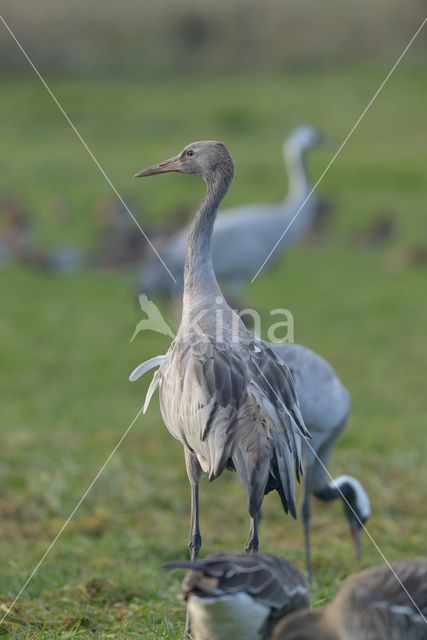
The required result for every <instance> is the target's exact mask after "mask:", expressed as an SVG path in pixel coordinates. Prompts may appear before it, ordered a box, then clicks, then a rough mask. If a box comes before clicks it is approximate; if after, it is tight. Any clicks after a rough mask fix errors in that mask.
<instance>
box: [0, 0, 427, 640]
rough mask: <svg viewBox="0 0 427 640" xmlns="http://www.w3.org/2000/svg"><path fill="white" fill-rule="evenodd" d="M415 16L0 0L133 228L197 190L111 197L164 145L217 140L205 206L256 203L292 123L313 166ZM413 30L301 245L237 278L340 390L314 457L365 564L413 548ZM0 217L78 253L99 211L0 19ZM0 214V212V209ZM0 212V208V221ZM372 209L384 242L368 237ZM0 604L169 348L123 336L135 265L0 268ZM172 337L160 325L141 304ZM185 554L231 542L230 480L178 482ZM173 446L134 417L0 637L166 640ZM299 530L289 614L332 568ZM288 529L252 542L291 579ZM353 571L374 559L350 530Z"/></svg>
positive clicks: (330, 7) (416, 425) (150, 419)
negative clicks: (294, 598)
mask: <svg viewBox="0 0 427 640" xmlns="http://www.w3.org/2000/svg"><path fill="white" fill-rule="evenodd" d="M424 12H425V6H424V4H423V3H422V2H409V3H402V2H398V1H397V0H393V1H391V0H389V1H388V2H385V1H378V2H376V3H375V4H373V3H368V2H360V3H357V4H354V3H350V2H335V1H332V0H328V1H327V2H324V3H321V4H320V3H315V2H296V1H294V2H276V1H275V0H268V2H266V3H263V4H261V3H255V2H251V1H247V2H240V1H237V0H233V1H231V0H229V1H228V2H225V1H224V2H223V1H221V2H219V1H217V2H215V3H214V2H208V1H205V2H202V3H196V2H194V0H186V1H185V2H180V3H179V4H178V3H173V2H172V0H168V1H167V0H162V1H161V2H156V3H154V2H152V3H137V2H133V1H132V0H126V1H123V2H121V3H120V4H115V3H112V2H103V3H101V2H98V1H93V2H91V3H87V2H86V3H83V2H74V3H65V2H56V3H53V2H51V1H48V0H43V1H40V2H38V3H37V5H33V4H32V3H29V2H28V3H27V2H23V1H21V2H12V0H3V3H2V15H3V17H4V18H5V19H6V20H7V22H8V24H9V25H10V27H11V28H12V30H13V31H14V32H15V34H16V36H17V38H18V39H19V40H20V42H21V43H22V45H23V46H24V48H26V49H27V51H28V53H29V55H30V56H31V58H32V60H33V61H34V64H36V66H37V67H38V68H39V70H40V72H41V73H42V75H43V76H44V77H45V79H46V81H47V82H48V84H49V86H50V87H51V89H52V91H53V92H54V94H55V96H56V97H57V99H58V100H59V102H60V103H61V105H62V106H63V108H64V109H65V111H66V112H67V113H68V115H69V116H70V118H71V119H72V121H73V122H74V123H75V125H76V127H77V129H78V130H79V132H80V133H81V135H82V136H83V138H84V140H85V141H86V142H87V144H88V145H89V147H90V148H91V149H92V151H93V153H94V154H95V156H96V158H97V160H98V161H99V162H100V164H101V165H102V167H103V168H104V169H105V171H106V173H107V174H108V176H110V178H111V180H112V182H113V183H114V185H115V186H116V187H117V189H118V191H119V192H120V193H121V194H122V195H123V196H124V198H125V200H126V201H127V202H129V204H130V206H131V208H132V211H133V213H134V214H135V216H136V218H137V219H138V220H139V222H140V223H141V225H142V226H143V227H144V228H147V229H148V228H149V227H153V225H156V224H158V223H159V222H160V223H162V224H166V225H173V224H175V223H174V219H175V218H176V216H177V215H178V214H177V212H179V211H180V210H181V209H185V210H189V211H192V210H194V208H195V207H196V206H197V203H198V201H199V200H200V198H201V196H202V193H203V185H202V184H200V183H199V182H198V181H197V180H196V179H194V178H190V177H183V176H168V177H165V178H163V179H160V178H159V179H153V180H147V181H146V182H144V183H143V184H142V183H140V182H138V181H132V179H131V176H132V175H133V174H134V173H135V171H136V170H138V169H141V168H142V167H144V166H147V165H149V164H152V163H153V162H156V161H158V160H161V159H163V158H164V157H168V156H170V155H172V154H174V153H176V152H177V151H178V150H179V149H180V148H181V147H183V146H184V145H185V144H186V143H188V142H190V141H192V140H197V139H203V138H205V139H206V138H219V139H223V140H224V141H225V142H226V143H227V144H228V146H229V147H230V149H231V151H232V153H233V156H234V159H235V161H236V165H237V175H236V178H235V182H234V185H233V187H232V189H231V191H230V193H229V195H228V196H227V199H226V205H227V206H231V205H234V204H239V203H245V202H252V201H253V202H255V201H264V200H267V201H268V200H271V201H274V200H278V199H280V198H281V197H282V196H283V193H284V192H285V190H286V177H285V174H284V170H283V165H282V160H281V143H282V139H283V137H284V136H285V135H286V134H287V133H288V132H289V131H290V129H291V128H292V127H293V126H295V125H296V124H299V123H300V122H309V123H311V124H313V125H315V126H317V127H318V128H319V129H321V130H322V131H324V132H325V133H326V134H328V135H329V136H330V137H331V138H332V140H333V142H332V143H331V146H330V147H329V148H323V149H322V150H319V151H316V152H313V153H312V155H311V157H310V171H311V174H312V176H313V178H314V179H315V178H316V177H317V176H319V175H320V173H321V172H322V171H323V169H324V167H325V166H326V164H327V162H328V161H329V159H330V157H331V155H332V154H333V153H334V151H335V149H336V148H337V146H338V144H339V143H340V142H341V141H342V140H343V138H344V137H345V135H346V134H347V132H348V131H349V129H350V128H351V126H352V125H353V123H354V122H355V120H356V119H357V118H358V116H359V115H360V113H361V112H362V110H363V109H364V108H365V106H366V104H367V102H368V101H369V99H370V98H371V96H372V95H373V93H374V92H375V90H376V89H377V87H378V86H379V84H380V83H381V82H382V80H383V79H384V77H385V75H386V73H387V72H388V71H389V69H390V68H391V66H392V64H393V63H394V61H395V60H396V59H397V57H398V55H399V54H400V53H401V51H402V50H403V48H404V47H405V45H406V44H407V42H408V41H409V39H410V38H411V36H412V35H413V33H414V32H415V30H416V28H417V27H418V26H419V25H420V24H421V21H422V19H423V17H424V16H423V13H424ZM426 33H427V32H425V30H424V33H422V34H421V35H420V37H419V39H418V40H417V42H416V43H415V44H414V46H413V48H412V49H411V51H410V52H409V53H408V56H407V58H405V60H404V61H403V62H402V63H401V65H400V66H399V68H398V69H397V70H396V72H395V74H394V75H393V77H392V78H391V80H390V82H389V84H388V85H387V86H386V87H385V88H384V90H383V92H382V93H381V95H380V96H379V97H378V99H377V101H376V102H375V104H374V105H373V107H372V108H371V109H370V111H369V112H368V114H367V115H366V117H365V118H364V120H363V121H362V123H361V125H360V127H359V128H358V130H357V131H356V132H355V134H354V136H353V138H352V139H351V140H350V142H349V143H348V145H347V146H346V147H345V149H344V150H343V152H342V154H341V155H340V157H339V158H338V160H337V161H336V163H335V164H334V165H333V167H332V168H331V169H330V171H329V172H328V173H327V175H326V177H325V179H324V180H323V182H322V184H321V186H320V188H319V191H320V194H321V196H322V197H324V198H326V199H328V200H329V201H331V202H332V203H333V206H334V210H333V215H332V217H331V219H330V220H329V223H328V226H327V228H326V231H325V232H324V234H322V235H321V237H320V238H318V239H317V240H315V241H313V240H311V241H306V242H303V243H301V244H299V245H298V246H295V247H293V248H292V249H291V250H290V251H289V252H288V253H287V254H286V256H283V258H282V259H281V260H280V263H279V264H278V266H277V267H275V269H274V270H271V271H267V270H266V271H264V272H263V273H262V276H261V277H259V278H258V279H257V281H256V282H255V284H254V285H252V286H251V285H249V284H248V286H247V288H246V290H245V292H244V299H245V302H250V303H251V304H252V305H253V306H254V307H255V308H257V309H259V310H260V312H261V314H262V315H263V317H268V313H269V309H271V308H276V307H278V306H285V307H287V308H288V309H290V310H291V311H292V312H293V314H294V317H295V333H296V335H295V337H296V340H297V341H298V342H301V343H303V344H306V345H307V346H309V347H311V348H313V349H315V350H316V351H318V352H319V353H321V354H322V355H324V356H325V357H327V358H328V359H329V360H330V361H331V362H332V363H333V364H334V366H335V367H336V369H337V371H338V372H339V375H340V376H341V377H342V379H343V381H344V383H345V384H346V386H347V387H348V388H349V389H350V391H351V394H352V398H353V410H352V416H351V419H350V422H349V426H348V429H347V430H346V432H345V433H344V434H343V436H342V438H341V440H340V442H339V443H338V445H337V447H336V451H335V455H334V457H333V460H332V464H331V472H332V474H333V475H335V474H336V475H337V474H341V473H348V474H353V475H355V476H357V477H358V478H360V479H361V480H362V481H363V484H364V485H365V487H366V489H367V490H368V493H369V494H370V496H371V500H372V505H373V511H374V513H373V517H372V519H371V520H370V521H369V524H368V528H369V531H370V532H371V534H372V536H373V538H374V539H375V541H376V543H377V544H378V545H379V547H380V548H381V549H382V551H383V552H384V554H385V555H386V556H387V558H388V559H395V558H397V557H402V556H410V555H421V554H425V540H426V535H427V525H426V516H427V508H426V504H425V500H424V494H425V486H426V481H427V472H426V466H425V458H426V454H427V446H426V438H425V432H426V428H427V421H426V406H427V405H426V397H425V371H426V363H427V343H426V340H425V331H426V326H427V301H426V297H425V283H426V275H427V255H426V254H427V219H426V213H427V211H426V209H427V208H426V196H427V189H426V178H427V129H426V104H427V86H426V64H425V55H426V37H427V36H426ZM0 60H1V76H0V80H1V83H0V138H1V140H2V166H1V177H0V203H1V207H3V209H4V208H7V207H9V206H10V203H15V204H16V206H18V207H22V208H24V209H25V211H26V212H27V215H28V217H29V220H30V222H31V230H32V234H33V241H34V243H36V244H37V246H38V247H40V251H46V252H48V251H51V250H53V249H54V248H55V247H58V246H60V245H64V246H72V247H75V248H77V249H79V250H81V251H83V252H90V251H93V248H94V246H95V245H96V243H97V242H98V239H99V236H100V234H101V233H102V225H101V224H100V216H99V210H100V207H101V208H102V203H104V202H109V201H111V199H112V198H113V199H114V194H113V193H112V191H111V188H110V186H109V185H108V184H107V182H106V181H105V179H104V178H103V176H102V175H101V174H100V172H99V170H98V169H97V167H96V166H95V164H94V163H93V161H92V160H91V158H90V157H89V155H88V154H87V152H86V151H85V149H84V148H83V147H82V145H81V143H80V141H79V140H78V138H77V137H76V135H75V134H74V132H73V131H72V130H71V128H70V127H69V125H68V124H67V122H66V121H65V120H64V117H63V116H62V114H61V113H60V111H59V110H58V108H57V106H56V105H55V104H54V102H53V101H52V99H51V97H50V96H49V94H48V93H47V92H46V90H45V88H44V87H43V86H42V85H41V83H40V81H39V80H38V79H37V77H36V76H35V74H34V72H33V71H32V70H31V68H30V67H29V65H28V63H27V62H26V61H25V59H24V58H23V56H22V53H21V52H20V51H19V49H18V47H17V46H16V44H15V43H14V42H13V41H12V39H11V37H10V35H9V34H8V33H7V31H6V30H5V28H4V27H3V26H2V25H1V24H0ZM1 207H0V209H1ZM2 215H3V214H2ZM379 216H386V217H389V218H390V219H392V220H393V227H394V228H395V229H396V231H395V233H394V235H392V237H390V238H387V239H386V240H385V241H382V242H379V243H374V244H373V245H372V244H369V243H368V244H369V246H368V244H367V243H366V242H365V241H364V238H366V233H367V230H369V229H371V228H372V225H375V223H376V221H377V220H378V218H379ZM0 294H1V300H2V313H1V316H0V340H1V347H0V349H1V364H2V367H1V375H2V378H1V386H0V387H1V403H0V446H1V452H2V453H1V456H0V486H1V490H0V538H1V545H0V563H1V564H0V603H1V606H2V607H3V609H5V608H7V606H8V604H10V602H11V601H12V600H13V598H14V597H15V595H16V594H17V593H18V592H19V590H20V588H21V587H22V585H23V584H24V582H25V580H26V578H27V576H28V575H29V573H30V572H31V571H32V569H33V568H34V566H35V564H36V563H37V562H38V560H39V559H40V558H41V556H42V555H43V553H44V551H45V550H46V548H47V547H48V545H49V544H50V542H51V541H52V539H53V538H54V536H55V535H56V533H57V532H58V530H59V529H60V527H61V526H62V524H63V523H64V522H65V520H66V518H67V517H68V515H69V514H70V512H71V511H72V509H73V508H74V506H75V505H76V503H77V501H78V499H79V498H80V497H81V495H82V494H83V492H84V491H85V490H86V488H87V487H88V485H89V484H90V482H91V481H92V479H93V478H94V476H95V474H96V473H97V471H98V469H99V468H100V466H101V465H102V464H103V463H104V461H105V460H106V459H107V457H108V455H109V454H110V453H111V451H112V449H113V447H114V446H115V445H116V443H117V442H118V440H119V439H120V437H121V436H122V434H123V432H124V431H125V429H126V428H127V427H128V425H129V424H130V422H131V421H132V419H133V417H134V416H135V414H136V413H137V412H138V410H139V409H140V407H141V405H142V402H143V398H144V392H145V389H146V387H147V384H148V380H144V381H142V382H141V381H140V382H139V383H136V384H133V385H131V384H130V383H128V382H127V377H128V374H129V372H130V371H131V370H132V369H133V367H134V366H135V365H136V364H137V363H139V362H140V361H141V360H143V359H144V358H145V357H149V356H153V355H156V354H158V353H163V352H164V351H165V350H166V349H167V347H168V344H169V339H168V338H166V337H164V336H159V335H157V334H152V333H142V334H140V335H139V336H138V337H137V338H136V340H135V341H134V342H133V343H132V344H130V342H129V340H130V337H131V336H132V333H133V330H134V327H135V324H136V323H137V322H138V320H140V319H141V312H140V310H139V308H138V305H137V300H136V273H135V270H134V269H127V270H115V269H92V268H83V269H79V270H76V271H75V272H71V273H59V272H56V271H55V270H54V269H45V268H40V267H37V268H35V267H31V268H30V267H29V266H28V265H25V264H22V262H20V261H12V262H10V263H8V264H4V265H3V267H2V268H0ZM162 308H164V310H165V313H166V315H167V317H168V319H170V323H171V324H172V325H173V324H174V323H175V319H174V316H173V314H172V313H171V311H170V310H169V309H167V308H166V306H165V305H164V304H163V307H162ZM201 495H202V502H201V504H202V533H204V547H203V551H204V553H208V552H213V551H217V550H220V549H232V550H239V549H241V548H242V547H243V544H244V541H245V539H246V534H247V525H248V523H247V515H246V508H245V503H244V502H245V501H244V498H243V495H242V491H241V488H240V486H239V484H238V481H237V478H236V477H234V476H232V475H231V474H229V475H227V476H224V477H223V478H221V479H220V480H218V481H217V482H215V483H213V484H212V485H210V484H208V483H207V482H203V483H202V492H201ZM188 498H189V496H188V487H187V480H186V476H185V470H184V463H183V455H182V450H181V447H180V445H179V444H178V443H176V442H175V441H174V440H173V439H172V438H171V437H170V436H169V434H168V433H167V431H166V428H165V427H164V425H163V423H162V421H161V418H160V415H159V411H158V409H157V403H156V401H154V402H152V405H151V407H150V410H149V412H148V414H147V415H146V416H144V417H143V418H140V419H139V420H138V421H137V423H136V424H135V425H134V427H133V428H132V430H131V432H130V433H129V435H128V436H127V438H126V439H125V441H124V442H123V444H122V445H121V447H120V448H119V450H118V452H117V453H116V454H115V455H114V457H113V458H112V460H111V462H110V463H109V465H108V466H107V468H106V470H105V472H104V473H103V474H102V476H101V477H100V479H99V480H98V482H97V483H96V485H95V486H94V488H93V490H92V491H91V492H90V494H89V496H88V497H87V499H86V500H85V501H84V503H83V504H82V506H81V508H80V509H79V511H78V513H77V514H76V516H75V517H74V518H73V520H72V522H71V523H70V524H69V526H68V527H67V528H66V530H65V532H64V534H63V535H62V536H61V538H60V539H59V541H58V543H57V544H56V546H55V547H54V549H53V550H52V552H51V553H50V555H49V556H48V558H47V559H46V561H45V562H44V563H43V565H42V566H41V568H40V570H39V571H38V572H37V574H36V575H35V577H34V578H33V579H32V581H31V582H30V584H29V586H28V588H27V589H26V590H25V591H24V593H23V594H22V597H21V598H20V600H19V601H18V603H17V604H16V607H15V608H14V609H13V612H12V614H11V615H10V617H9V618H8V620H7V622H6V623H5V624H4V625H3V626H2V627H0V631H1V632H3V633H4V634H5V635H9V637H14V638H31V639H33V638H34V639H37V640H38V639H40V638H46V639H53V638H82V639H83V638H84V639H86V638H91V637H96V638H100V639H104V638H105V639H106V638H125V637H126V638H137V637H143V638H153V639H154V638H165V639H168V640H172V639H175V638H180V637H182V631H183V619H184V612H183V606H182V605H181V604H180V603H179V602H178V601H177V599H176V594H177V592H178V585H179V579H178V577H177V576H176V575H169V574H165V573H163V572H162V570H161V565H162V563H163V562H165V561H167V560H170V559H175V558H179V557H182V555H183V553H184V552H185V548H186V543H187V522H188V511H189V504H188V503H189V500H188ZM316 507H317V508H316V509H315V513H314V516H313V528H314V535H313V545H314V561H315V570H316V583H315V588H314V592H313V598H314V604H316V605H318V604H323V603H324V602H327V601H328V600H329V599H330V598H331V597H333V594H334V592H335V589H336V586H337V585H338V583H339V582H340V580H341V579H342V578H343V577H344V576H346V575H347V574H348V573H350V572H352V571H355V570H356V569H357V567H356V566H355V563H354V559H353V555H352V549H351V545H350V541H349V539H348V536H347V533H346V524H345V521H344V519H343V517H342V515H341V508H340V505H328V506H322V505H320V506H317V505H316ZM300 528H301V527H300V523H299V522H296V523H295V522H292V521H291V520H290V519H289V518H288V519H285V518H284V517H283V515H282V511H281V507H280V504H279V501H278V499H277V496H271V497H268V498H267V499H266V501H265V518H264V521H263V524H262V532H261V543H262V548H263V549H264V550H268V551H271V552H275V553H279V554H282V555H286V556H287V557H289V558H290V559H291V560H294V561H295V562H296V563H297V564H298V565H299V566H300V567H303V563H304V557H303V544H302V535H301V530H300ZM364 548H365V555H364V564H365V565H367V566H368V565H371V564H375V563H378V562H381V558H380V556H379V554H378V551H377V550H376V549H375V547H374V546H373V544H372V543H371V542H370V541H369V540H368V539H367V538H365V541H364Z"/></svg>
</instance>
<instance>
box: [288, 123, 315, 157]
mask: <svg viewBox="0 0 427 640" xmlns="http://www.w3.org/2000/svg"><path fill="white" fill-rule="evenodd" d="M324 139H325V137H324V135H323V134H322V133H320V131H318V130H317V129H315V128H314V127H312V126H311V125H309V124H301V125H299V126H298V127H295V129H294V130H293V131H292V132H291V133H290V134H289V136H288V137H287V138H286V139H285V141H284V143H283V149H284V151H298V152H300V153H304V152H305V151H308V150H309V149H311V148H312V147H316V146H317V145H319V144H322V142H323V141H324Z"/></svg>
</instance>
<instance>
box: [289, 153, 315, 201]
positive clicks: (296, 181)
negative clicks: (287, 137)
mask: <svg viewBox="0 0 427 640" xmlns="http://www.w3.org/2000/svg"><path fill="white" fill-rule="evenodd" d="M283 155H284V160H285V164H286V168H287V170H288V176H289V178H288V179H289V193H288V197H289V198H295V199H297V198H301V197H303V196H304V195H306V194H307V193H308V191H309V190H310V180H309V176H308V172H307V166H306V161H305V153H304V151H303V149H302V148H301V147H300V146H298V145H295V144H288V145H287V146H286V147H285V149H284V152H283Z"/></svg>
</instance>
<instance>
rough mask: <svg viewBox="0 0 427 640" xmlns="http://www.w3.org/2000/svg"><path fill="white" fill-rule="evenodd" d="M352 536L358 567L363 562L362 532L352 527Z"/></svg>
mask: <svg viewBox="0 0 427 640" xmlns="http://www.w3.org/2000/svg"><path fill="white" fill-rule="evenodd" d="M350 535H351V539H352V541H353V546H354V551H355V553H356V562H357V564H358V565H360V564H361V562H362V530H361V529H360V528H359V527H357V526H354V525H352V526H350Z"/></svg>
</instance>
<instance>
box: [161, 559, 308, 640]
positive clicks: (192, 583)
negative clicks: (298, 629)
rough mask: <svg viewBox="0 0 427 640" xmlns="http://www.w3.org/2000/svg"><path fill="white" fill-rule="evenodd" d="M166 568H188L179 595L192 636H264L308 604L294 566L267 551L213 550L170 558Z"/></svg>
mask: <svg viewBox="0 0 427 640" xmlns="http://www.w3.org/2000/svg"><path fill="white" fill-rule="evenodd" d="M166 568H168V569H177V568H182V569H189V572H188V573H187V575H186V577H185V578H184V581H183V583H182V596H183V598H184V599H185V600H186V601H188V608H189V612H190V615H191V622H192V633H193V636H194V638H195V640H207V639H209V640H221V639H222V638H245V640H251V639H252V638H253V639H260V640H261V639H263V640H264V639H266V638H269V637H270V634H271V630H272V628H273V626H274V625H275V624H276V623H277V622H278V620H280V619H281V618H283V617H284V616H286V615H288V614H289V613H292V612H293V611H298V610H300V609H305V608H307V607H309V606H310V593H309V588H308V585H307V582H306V581H305V579H304V577H303V576H302V574H301V573H300V571H299V570H298V569H297V568H296V567H295V566H294V565H293V564H291V563H290V562H288V561H287V560H285V559H284V558H280V557H277V556H273V555H270V554H268V553H258V554H250V555H248V554H239V553H217V554H214V555H210V556H207V557H206V558H204V559H203V560H195V561H193V562H192V561H183V562H181V561H179V562H170V563H168V564H167V565H166ZM231 630H232V631H233V634H231Z"/></svg>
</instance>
